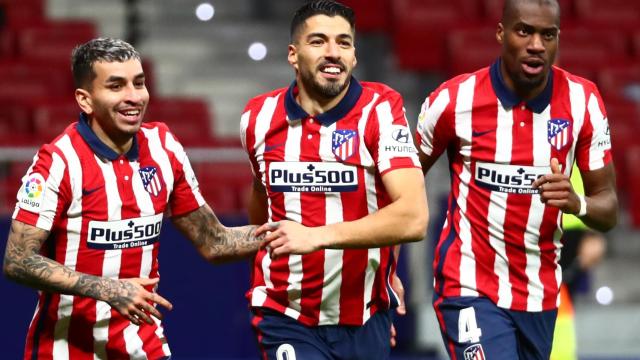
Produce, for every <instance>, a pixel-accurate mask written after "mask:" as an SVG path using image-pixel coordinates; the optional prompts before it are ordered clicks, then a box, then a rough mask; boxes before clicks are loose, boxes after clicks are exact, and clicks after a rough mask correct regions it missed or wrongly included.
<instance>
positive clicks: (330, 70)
mask: <svg viewBox="0 0 640 360" xmlns="http://www.w3.org/2000/svg"><path fill="white" fill-rule="evenodd" d="M322 71H323V72H326V73H330V74H339V73H340V71H341V70H340V69H339V68H337V67H327V68H324V69H323V70H322Z"/></svg>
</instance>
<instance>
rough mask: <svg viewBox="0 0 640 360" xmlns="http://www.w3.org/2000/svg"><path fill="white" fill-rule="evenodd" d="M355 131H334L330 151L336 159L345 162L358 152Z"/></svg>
mask: <svg viewBox="0 0 640 360" xmlns="http://www.w3.org/2000/svg"><path fill="white" fill-rule="evenodd" d="M358 141H359V139H358V132H357V131H356V130H335V131H334V132H333V134H332V136H331V151H332V152H333V154H334V155H335V156H336V158H338V159H340V160H342V161H345V160H347V159H348V158H350V157H351V156H353V154H355V153H356V152H357V151H358Z"/></svg>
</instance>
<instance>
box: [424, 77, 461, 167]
mask: <svg viewBox="0 0 640 360" xmlns="http://www.w3.org/2000/svg"><path fill="white" fill-rule="evenodd" d="M449 104H450V98H449V90H448V89H447V88H443V89H438V90H436V91H434V92H433V93H431V95H429V97H427V98H426V99H425V101H424V103H423V104H422V107H421V108H420V115H419V117H418V126H417V129H416V139H417V142H418V146H420V150H422V152H423V153H425V154H426V155H427V156H431V157H435V158H438V157H439V156H440V155H441V154H442V152H443V151H444V150H445V149H446V148H447V146H448V145H449V143H450V142H451V141H453V140H454V138H455V136H456V134H455V123H454V118H453V117H452V116H448V112H447V108H448V107H449Z"/></svg>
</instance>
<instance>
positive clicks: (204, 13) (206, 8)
mask: <svg viewBox="0 0 640 360" xmlns="http://www.w3.org/2000/svg"><path fill="white" fill-rule="evenodd" d="M215 13H216V10H215V9H214V8H213V5H211V4H209V3H202V4H200V5H198V7H197V8H196V16H197V17H198V20H200V21H209V20H211V19H212V18H213V14H215Z"/></svg>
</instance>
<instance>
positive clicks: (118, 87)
mask: <svg viewBox="0 0 640 360" xmlns="http://www.w3.org/2000/svg"><path fill="white" fill-rule="evenodd" d="M107 87H108V88H109V89H110V90H113V91H118V90H120V89H122V84H111V85H109V86H107Z"/></svg>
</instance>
